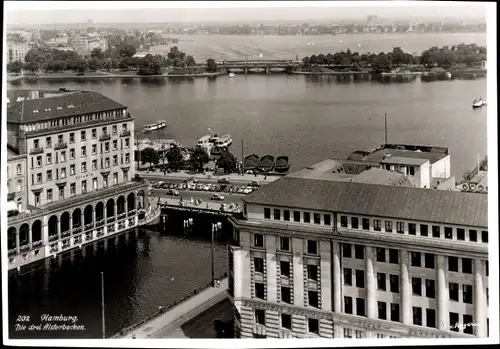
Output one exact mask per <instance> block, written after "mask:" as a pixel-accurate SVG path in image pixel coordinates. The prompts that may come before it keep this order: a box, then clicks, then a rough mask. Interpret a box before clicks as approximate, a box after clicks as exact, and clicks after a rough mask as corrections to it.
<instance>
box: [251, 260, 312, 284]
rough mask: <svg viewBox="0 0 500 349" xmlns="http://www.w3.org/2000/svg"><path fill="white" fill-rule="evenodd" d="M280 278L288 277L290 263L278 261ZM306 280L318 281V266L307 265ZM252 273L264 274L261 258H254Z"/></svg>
mask: <svg viewBox="0 0 500 349" xmlns="http://www.w3.org/2000/svg"><path fill="white" fill-rule="evenodd" d="M279 265H280V276H285V277H290V270H291V269H290V268H291V265H290V262H289V261H280V264H279ZM306 270H307V279H308V280H311V281H318V279H319V272H320V269H319V266H318V265H315V264H307V265H306ZM254 271H255V272H256V273H262V274H263V273H264V271H265V270H264V259H263V258H261V257H254Z"/></svg>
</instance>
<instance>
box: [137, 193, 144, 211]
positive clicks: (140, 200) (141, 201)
mask: <svg viewBox="0 0 500 349" xmlns="http://www.w3.org/2000/svg"><path fill="white" fill-rule="evenodd" d="M137 201H138V203H137V209H138V210H140V209H143V208H144V190H142V189H141V190H139V192H138V193H137Z"/></svg>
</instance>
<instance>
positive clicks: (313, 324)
mask: <svg viewBox="0 0 500 349" xmlns="http://www.w3.org/2000/svg"><path fill="white" fill-rule="evenodd" d="M280 320H281V321H280V326H281V328H285V329H288V330H292V315H291V314H285V313H281V314H280ZM254 321H255V323H256V324H260V325H263V326H266V312H265V310H261V309H256V310H255V318H254ZM307 332H309V333H315V334H317V335H319V320H318V319H314V318H308V319H307Z"/></svg>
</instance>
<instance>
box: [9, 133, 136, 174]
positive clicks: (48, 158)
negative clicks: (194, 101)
mask: <svg viewBox="0 0 500 349" xmlns="http://www.w3.org/2000/svg"><path fill="white" fill-rule="evenodd" d="M129 147H130V139H129V138H126V139H125V145H123V144H122V148H121V149H128V148H129ZM111 150H112V151H116V150H118V140H116V139H115V140H113V147H112V148H110V142H104V143H101V154H104V153H109V152H110V151H111ZM127 154H128V153H127ZM58 155H59V156H58ZM91 155H97V144H92V153H91ZM86 156H87V146H85V145H84V146H82V147H81V149H80V158H85V157H86ZM54 158H55V163H56V164H57V163H59V162H65V161H66V151H65V150H61V151H60V152H59V153H58V152H56V153H55V157H54ZM35 159H36V161H35ZM75 159H76V152H75V148H71V149H70V150H69V160H75ZM45 164H46V165H51V164H52V153H48V154H46V155H45ZM35 165H36V166H35ZM18 166H20V165H18ZM42 166H43V159H42V156H41V155H38V156H32V157H31V168H35V167H42ZM19 171H20V168H19V169H18V172H19ZM18 174H19V173H18Z"/></svg>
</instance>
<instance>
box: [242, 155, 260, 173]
mask: <svg viewBox="0 0 500 349" xmlns="http://www.w3.org/2000/svg"><path fill="white" fill-rule="evenodd" d="M258 165H259V156H258V155H256V154H252V155H248V156H247V157H245V161H244V162H243V169H244V170H245V171H252V170H255V169H256V168H257V166H258Z"/></svg>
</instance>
